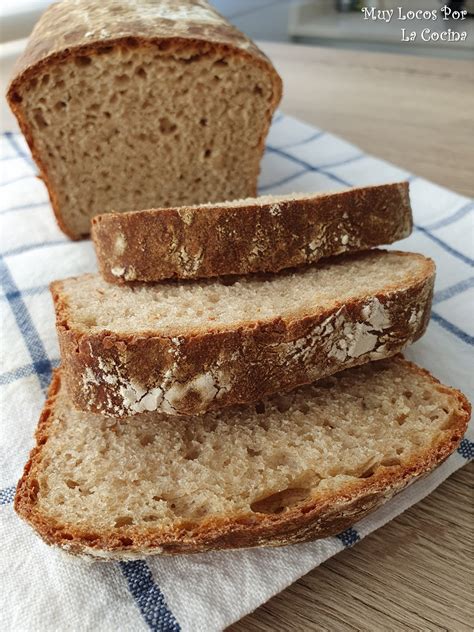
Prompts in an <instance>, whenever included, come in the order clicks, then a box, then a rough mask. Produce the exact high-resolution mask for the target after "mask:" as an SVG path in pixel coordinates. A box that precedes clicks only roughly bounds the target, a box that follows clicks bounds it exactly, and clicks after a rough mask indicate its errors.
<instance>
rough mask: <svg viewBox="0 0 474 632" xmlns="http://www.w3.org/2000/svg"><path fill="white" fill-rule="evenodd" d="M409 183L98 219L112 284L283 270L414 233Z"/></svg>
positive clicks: (97, 241)
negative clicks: (274, 200) (286, 198)
mask: <svg viewBox="0 0 474 632" xmlns="http://www.w3.org/2000/svg"><path fill="white" fill-rule="evenodd" d="M412 226H413V223H412V216H411V207H410V198H409V192H408V182H398V183H394V184H385V185H380V186H373V187H362V188H357V189H350V190H348V191H342V192H338V193H332V194H322V195H321V194H319V195H316V196H311V195H308V196H307V197H306V198H304V199H295V200H287V201H286V200H285V201H281V202H272V201H268V202H264V203H259V200H258V198H257V199H256V200H255V201H251V200H249V204H248V205H245V206H239V207H229V206H226V205H219V204H213V205H205V206H201V207H182V208H163V209H150V210H144V211H136V212H131V213H107V214H104V215H98V216H96V217H94V218H93V220H92V239H93V241H94V246H95V250H96V253H97V259H98V262H99V268H100V271H101V274H102V276H103V277H104V279H105V280H106V281H108V282H109V283H119V284H121V283H127V282H130V281H131V282H133V281H145V282H147V281H160V280H163V279H169V278H183V279H194V278H202V277H214V276H219V275H231V274H247V273H249V272H278V271H279V270H282V269H284V268H291V267H295V266H299V265H303V264H307V263H315V262H316V261H318V260H319V259H321V258H322V257H328V256H331V255H337V254H340V253H351V252H356V251H360V250H366V249H368V248H371V247H373V246H381V245H383V244H388V243H393V242H394V241H396V240H398V239H403V238H404V237H408V235H409V234H410V232H411V230H412Z"/></svg>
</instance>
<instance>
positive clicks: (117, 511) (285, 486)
mask: <svg viewBox="0 0 474 632" xmlns="http://www.w3.org/2000/svg"><path fill="white" fill-rule="evenodd" d="M469 412H470V407H469V404H468V402H467V401H466V399H465V397H464V396H463V395H462V394H461V393H459V392H458V391H455V390H454V389H450V388H447V387H445V386H442V385H441V384H439V382H437V381H436V380H435V379H434V378H433V377H431V376H430V375H429V373H427V372H426V371H423V370H422V369H419V368H418V367H416V366H415V365H413V364H410V363H409V362H406V361H404V360H403V359H402V358H400V357H397V358H392V359H390V360H382V361H379V362H373V363H370V364H367V365H365V366H363V367H358V368H356V369H350V370H349V371H346V372H344V373H340V374H338V375H336V376H333V377H331V378H327V379H326V380H323V381H321V382H316V383H315V384H313V385H310V386H305V387H302V388H301V389H298V390H296V391H293V392H291V393H289V394H287V395H277V396H274V397H272V398H271V399H269V400H267V401H265V402H260V403H259V404H257V405H256V406H252V407H240V408H236V409H229V410H224V411H217V412H212V413H208V414H207V415H204V416H201V417H197V418H193V419H188V418H182V417H174V418H172V417H169V416H167V415H163V414H160V413H156V412H155V413H144V414H142V415H139V416H138V417H134V418H133V420H130V422H129V423H128V422H127V420H126V419H123V420H113V419H108V420H107V419H106V418H104V417H103V416H101V415H93V414H91V413H83V412H79V411H77V410H75V409H74V408H73V407H72V406H71V404H70V401H69V398H68V396H67V394H66V392H65V389H64V384H63V383H62V375H61V374H60V373H59V372H58V373H56V375H55V377H54V379H53V383H52V386H51V389H50V394H49V399H48V401H47V403H46V406H45V409H44V411H43V414H42V416H41V419H40V423H39V426H38V430H37V433H36V440H37V446H36V448H34V449H33V451H32V453H31V456H30V460H29V462H28V463H27V465H26V467H25V472H24V474H23V477H22V479H21V481H20V483H19V485H18V489H17V493H16V498H15V508H16V510H17V512H18V513H19V514H20V516H22V517H23V518H24V519H25V520H27V521H28V522H29V523H30V524H31V525H32V527H33V528H34V529H35V530H36V531H37V532H38V533H39V535H40V536H41V537H42V538H44V540H46V542H48V543H49V544H55V545H59V546H61V547H63V548H64V549H65V550H67V551H69V552H71V553H75V554H80V555H92V556H96V557H100V558H103V559H111V558H127V559H129V558H131V557H143V556H144V555H148V554H151V553H169V554H171V553H190V552H196V551H205V550H209V549H226V548H238V547H252V546H264V545H272V546H278V545H283V544H290V543H294V542H303V541H305V540H311V539H314V538H321V537H326V536H329V535H333V534H336V533H339V532H340V531H342V530H343V529H346V528H347V527H349V526H351V525H352V524H354V523H355V522H356V521H357V520H359V519H361V518H363V517H364V516H365V515H366V514H367V513H368V512H369V511H371V510H373V509H375V508H376V507H378V506H379V505H381V504H382V503H384V502H385V501H386V500H388V499H389V498H390V497H391V496H393V495H394V494H395V493H397V492H398V491H400V490H401V489H403V488H404V487H405V486H406V485H408V484H409V483H411V482H412V481H414V480H416V479H417V478H419V477H420V476H423V475H424V474H426V473H428V472H429V471H430V470H431V469H433V468H434V467H435V466H436V465H438V464H439V463H440V462H441V461H443V460H444V459H445V458H446V457H447V456H448V455H449V454H450V453H451V452H452V451H453V450H454V449H455V448H456V446H457V445H458V443H459V441H460V439H461V437H462V435H463V433H464V431H465V429H466V425H467V422H468V419H469Z"/></svg>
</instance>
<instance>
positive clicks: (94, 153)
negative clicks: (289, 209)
mask: <svg viewBox="0 0 474 632" xmlns="http://www.w3.org/2000/svg"><path fill="white" fill-rule="evenodd" d="M281 92H282V84H281V79H280V77H279V76H278V74H277V72H276V71H275V69H274V68H273V66H272V64H271V62H270V61H269V60H268V59H267V57H266V56H265V55H264V54H263V53H262V52H261V51H260V50H259V49H258V48H257V47H256V46H255V44H253V43H252V42H251V41H250V40H249V39H248V38H247V37H246V36H245V35H244V34H243V33H241V32H240V31H238V30H237V29H236V28H235V27H233V26H232V25H231V24H230V23H229V22H227V21H226V20H225V18H223V17H222V16H221V15H220V14H219V13H217V12H216V11H215V10H214V9H213V8H212V6H211V5H210V4H209V3H208V2H206V1H205V0H156V1H155V2H148V1H146V0H133V1H132V0H107V2H97V1H96V0H81V2H76V1H75V0H63V1H62V2H58V3H54V4H52V5H51V6H50V7H49V8H48V9H47V10H46V11H45V13H44V14H43V15H42V17H41V18H40V20H39V22H38V23H37V25H36V26H35V28H34V30H33V33H32V35H31V37H30V39H29V42H28V45H27V48H26V50H25V52H24V53H23V55H22V56H21V57H20V59H19V60H18V62H17V65H16V68H15V71H14V76H13V79H12V82H11V84H10V87H9V89H8V94H7V98H8V102H9V104H10V107H11V109H12V111H13V113H14V114H15V116H16V117H17V119H18V122H19V125H20V127H21V130H22V132H23V134H24V136H25V138H26V140H27V142H28V144H29V146H30V149H31V152H32V155H33V158H34V160H35V162H36V164H37V165H38V168H39V171H40V177H41V178H42V179H43V181H44V182H45V184H46V186H47V188H48V191H49V196H50V199H51V203H52V206H53V210H54V213H55V215H56V219H57V221H58V223H59V225H60V227H61V229H62V230H63V231H64V232H65V233H66V234H67V235H69V236H70V237H72V238H73V239H79V238H81V237H84V236H86V235H87V234H88V233H89V232H90V218H91V217H93V216H94V215H95V214H97V213H99V212H105V211H107V210H112V209H114V210H116V211H119V210H122V211H123V210H127V211H128V210H132V209H136V208H151V207H152V206H180V205H182V204H195V203H202V202H209V201H217V200H225V199H234V198H238V197H247V196H254V195H256V186H257V177H258V173H259V168H260V167H259V165H260V159H261V156H262V153H263V148H264V142H265V137H266V135H267V131H268V128H269V125H270V122H271V118H272V114H273V112H274V110H275V108H276V106H277V104H278V102H279V100H280V98H281ZM66 149H67V151H66Z"/></svg>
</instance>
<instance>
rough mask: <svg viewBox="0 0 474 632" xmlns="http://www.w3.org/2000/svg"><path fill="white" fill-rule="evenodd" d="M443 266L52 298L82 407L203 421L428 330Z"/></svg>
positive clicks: (335, 262)
mask: <svg viewBox="0 0 474 632" xmlns="http://www.w3.org/2000/svg"><path fill="white" fill-rule="evenodd" d="M434 275H435V266H434V263H433V262H432V261H431V260H430V259H427V258H425V257H423V256H422V255H417V254H411V253H402V252H396V251H393V252H385V251H378V250H373V251H367V252H365V253H361V254H357V255H351V256H347V257H337V258H333V259H332V260H331V262H330V263H319V264H315V265H313V266H308V267H306V268H303V269H300V270H296V271H288V272H284V273H280V274H278V275H252V276H246V277H232V279H231V281H226V280H224V279H216V280H212V281H208V280H205V281H194V282H189V281H188V282H180V283H176V282H162V283H161V284H142V285H134V286H128V285H127V286H125V285H112V284H108V283H106V282H105V281H103V279H102V278H101V277H100V276H99V275H84V276H82V277H75V278H71V279H65V280H62V281H56V282H54V283H52V285H51V291H52V294H53V299H54V303H55V309H56V319H57V320H56V324H57V331H58V336H59V344H60V349H61V360H62V364H63V374H64V379H65V381H66V382H67V384H68V389H69V392H70V396H71V398H72V400H73V402H74V404H75V405H76V406H77V407H78V408H79V409H82V410H89V411H92V412H96V413H103V414H105V415H111V416H117V417H120V416H126V415H133V414H137V413H140V412H143V411H147V410H148V411H152V410H160V411H163V412H166V413H168V414H170V415H178V414H184V415H192V414H200V413H204V412H206V411H207V410H211V409H215V408H221V407H225V406H230V405H233V404H243V403H248V402H254V401H258V400H260V399H261V398H263V397H265V396H267V395H269V394H271V393H277V392H283V391H286V390H290V389H292V388H295V387H296V386H298V385H300V384H307V383H309V382H312V381H314V380H316V379H320V378H322V377H325V376H327V375H330V374H332V373H336V372H337V371H341V370H343V369H345V368H348V367H351V366H356V365H359V364H363V363H365V362H369V361H370V360H375V359H380V358H384V357H389V356H391V355H394V354H395V353H398V352H399V351H400V350H401V349H403V348H404V347H405V346H406V345H408V344H409V343H411V342H413V341H414V340H417V339H418V338H419V337H420V336H421V335H422V334H423V332H424V331H425V329H426V326H427V323H428V320H429V316H430V307H431V298H432V291H433V283H434Z"/></svg>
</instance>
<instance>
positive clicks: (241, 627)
mask: <svg viewBox="0 0 474 632" xmlns="http://www.w3.org/2000/svg"><path fill="white" fill-rule="evenodd" d="M262 48H263V49H264V50H265V51H266V53H267V54H268V55H269V57H271V58H272V60H273V61H274V62H275V64H276V66H277V68H278V70H279V72H280V73H281V75H282V77H283V81H284V85H285V96H284V99H283V103H282V109H283V110H284V111H285V112H287V113H289V114H292V115H294V116H297V117H299V118H301V119H302V120H305V121H308V122H309V123H313V124H315V125H317V126H318V127H321V128H323V129H326V130H328V131H331V132H334V133H335V134H339V135H341V136H342V137H344V138H346V139H348V140H350V141H352V142H353V143H355V144H357V145H359V146H360V147H362V148H363V149H364V150H365V151H367V152H371V153H374V154H376V155H377V156H380V157H381V158H385V159H387V160H389V161H391V162H394V163H396V164H399V165H401V166H402V167H406V168H407V169H409V170H411V171H414V172H415V173H417V174H418V175H420V176H423V177H425V178H429V179H431V180H434V181H435V182H438V183H440V184H444V185H445V186H447V187H450V188H452V189H454V190H455V191H458V192H460V193H464V194H466V195H474V178H473V177H472V170H473V165H474V143H473V141H472V139H473V137H474V126H473V122H474V121H473V112H474V68H473V65H472V64H469V62H465V61H445V60H440V59H425V58H419V57H411V56H402V55H382V54H373V53H358V52H348V51H336V50H329V49H323V48H313V47H302V46H290V45H286V44H268V43H266V44H263V45H262ZM13 57H14V55H10V56H9V57H8V58H5V59H4V60H3V62H2V73H1V85H0V88H1V89H2V91H3V88H4V86H5V83H6V75H7V74H8V72H9V71H10V67H11V62H12V61H13ZM0 113H1V128H2V130H5V129H16V125H15V122H14V120H13V118H12V117H11V116H10V114H9V112H8V110H7V108H6V105H5V104H4V103H2V105H1V110H0ZM473 472H474V468H473V467H472V466H468V467H465V468H464V469H463V470H460V471H458V472H457V473H456V474H454V475H453V476H452V477H451V478H450V479H449V480H447V481H446V482H445V483H443V485H441V486H440V487H439V488H438V489H437V490H436V491H435V492H434V493H433V494H431V496H429V497H428V498H426V499H425V500H424V501H422V502H421V503H419V504H418V505H416V506H415V507H413V508H412V509H409V510H408V511H406V512H405V513H404V514H403V515H401V516H400V517H399V518H397V519H396V520H394V521H392V522H391V523H389V524H388V525H387V526H385V527H384V528H383V529H379V530H378V531H377V532H376V533H374V534H372V535H370V536H369V537H367V538H365V539H364V540H363V541H362V542H361V543H359V544H357V546H356V547H355V548H353V549H350V550H345V551H343V552H342V553H340V554H339V555H337V556H336V557H334V558H332V559H331V560H329V561H328V562H326V563H325V564H323V565H322V566H320V567H319V568H317V569H315V570H314V571H312V572H311V573H309V574H308V575H306V576H305V577H304V578H302V579H301V580H300V581H299V582H297V583H296V584H294V585H293V586H291V587H290V588H288V589H287V590H286V591H284V592H283V593H281V594H280V595H278V596H277V597H275V598H274V599H272V600H271V601H270V602H268V603H267V604H266V605H264V606H262V607H261V608H259V609H258V610H257V611H256V612H255V613H253V614H252V615H250V616H248V617H246V618H245V619H243V620H242V621H240V622H239V623H237V624H235V625H234V626H232V632H252V631H254V630H263V631H268V632H276V631H280V630H281V631H283V630H284V631H285V632H289V631H291V632H293V631H299V630H301V631H305V632H311V631H314V630H316V631H318V632H319V631H321V632H322V631H326V630H327V631H330V632H344V631H346V630H363V631H364V632H371V631H373V632H394V631H395V632H398V631H405V630H426V631H429V632H431V631H433V630H449V631H452V632H463V631H464V630H466V631H468V630H472V622H473V620H474V610H473V608H472V606H471V605H469V604H470V601H471V600H472V596H473V590H472V576H473V563H472V555H471V559H469V555H468V553H469V550H470V551H471V553H472V535H473V533H472V526H471V525H472V524H473V519H472V518H473V515H472V514H473V512H472V474H473ZM469 546H470V549H469Z"/></svg>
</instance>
